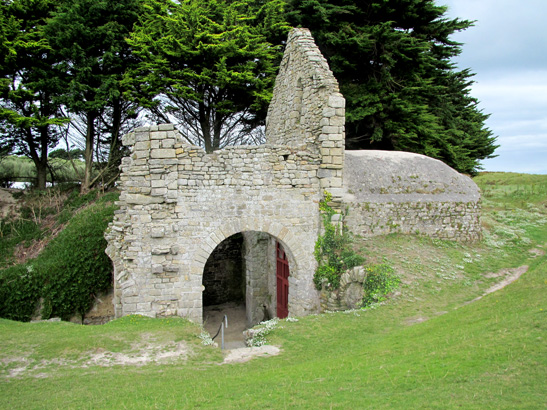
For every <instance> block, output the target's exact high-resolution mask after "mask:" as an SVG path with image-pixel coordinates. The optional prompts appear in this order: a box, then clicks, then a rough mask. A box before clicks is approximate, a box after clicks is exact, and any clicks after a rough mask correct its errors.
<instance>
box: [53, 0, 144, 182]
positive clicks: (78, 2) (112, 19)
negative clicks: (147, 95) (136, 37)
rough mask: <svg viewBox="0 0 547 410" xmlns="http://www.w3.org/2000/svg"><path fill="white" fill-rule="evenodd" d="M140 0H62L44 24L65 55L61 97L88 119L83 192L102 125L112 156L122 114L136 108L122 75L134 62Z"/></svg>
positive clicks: (71, 109)
mask: <svg viewBox="0 0 547 410" xmlns="http://www.w3.org/2000/svg"><path fill="white" fill-rule="evenodd" d="M142 5H143V2H142V1H139V0H60V5H59V8H58V9H57V11H56V12H55V14H54V15H53V17H52V18H51V19H50V20H49V21H48V25H47V27H46V30H45V32H46V34H47V38H48V41H49V44H50V45H51V46H52V47H53V48H54V49H56V50H57V51H58V53H59V54H60V56H61V63H60V64H58V65H56V68H57V70H58V76H59V77H60V78H61V79H62V81H63V84H64V87H65V91H64V93H63V95H62V97H61V98H60V99H59V103H62V104H63V105H64V106H66V108H67V110H68V111H69V112H70V113H72V114H75V115H77V116H80V117H81V118H83V119H84V123H85V141H86V146H85V163H86V170H85V174H84V180H83V181H82V192H85V191H87V190H88V189H89V187H90V185H91V183H92V178H91V175H92V168H93V159H94V152H95V148H96V144H97V136H98V134H99V131H100V130H101V129H102V131H103V135H104V133H108V134H110V135H109V141H110V144H111V151H112V152H111V158H114V156H115V155H116V152H118V150H119V148H120V146H121V144H120V143H119V137H120V130H121V129H122V122H123V119H124V118H127V117H128V116H127V114H128V113H131V112H132V111H136V107H134V106H128V105H127V102H126V101H125V100H124V97H123V93H124V88H123V85H122V79H123V76H124V74H125V72H126V71H127V70H128V69H129V67H131V65H132V64H133V63H134V62H135V60H134V59H133V55H132V52H131V48H130V47H129V45H128V44H127V42H126V38H127V37H128V36H129V35H130V33H131V31H132V29H133V26H134V24H135V22H136V21H137V20H138V18H139V16H140V15H141V14H142V13H143V9H142ZM105 116H107V117H108V120H104V118H105ZM129 117H130V116H129ZM119 159H120V158H119V155H117V156H116V160H119ZM114 165H117V164H114Z"/></svg>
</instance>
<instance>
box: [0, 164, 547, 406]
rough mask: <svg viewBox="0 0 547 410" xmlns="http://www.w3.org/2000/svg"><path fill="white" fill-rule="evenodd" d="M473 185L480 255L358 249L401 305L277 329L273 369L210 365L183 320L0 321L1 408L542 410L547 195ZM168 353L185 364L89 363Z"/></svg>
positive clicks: (448, 246)
mask: <svg viewBox="0 0 547 410" xmlns="http://www.w3.org/2000/svg"><path fill="white" fill-rule="evenodd" d="M519 178H520V179H519ZM476 181H477V183H478V184H479V185H480V186H481V188H483V191H484V192H485V198H484V203H483V207H484V218H483V221H484V222H483V223H484V225H485V239H484V240H483V241H482V242H481V243H478V244H459V243H453V242H448V241H438V240H432V239H429V238H424V237H408V236H398V235H389V236H385V237H379V238H374V239H368V240H365V239H358V240H357V241H356V242H355V244H354V245H355V246H356V247H357V248H359V249H360V250H361V251H362V252H363V253H364V254H365V256H367V258H368V260H369V261H375V260H380V261H382V262H386V263H389V264H390V265H392V266H393V267H394V268H395V270H396V272H398V274H399V275H400V276H401V278H402V280H403V282H402V285H401V287H400V289H399V291H398V292H397V293H396V294H395V295H393V297H392V298H391V299H390V300H389V301H388V302H387V303H386V304H384V305H382V306H379V307H376V308H375V309H368V310H365V311H363V310H358V311H351V312H343V313H327V314H322V315H315V316H308V317H303V318H299V320H298V322H287V321H280V325H279V327H278V328H277V329H276V330H274V331H273V332H272V333H271V334H270V335H269V336H268V341H269V343H270V344H275V345H277V346H280V347H281V349H282V352H281V354H280V355H278V356H273V357H267V358H256V359H253V360H251V361H250V362H247V363H241V364H229V365H228V364H224V365H221V363H222V353H221V352H220V351H219V350H218V349H216V348H213V347H209V346H203V345H202V344H201V343H200V342H201V341H200V339H199V337H198V336H199V334H200V329H199V327H197V326H195V325H193V324H190V323H188V322H186V321H184V320H182V319H147V318H142V317H125V318H122V319H118V320H115V321H113V322H111V323H109V324H107V325H103V326H93V327H92V326H87V327H86V326H78V325H73V324H68V323H62V322H61V323H18V322H12V321H7V320H0V408H5V409H18V408H20V409H48V408H52V409H57V408H59V409H61V408H62V409H67V408H68V409H69V408H75V409H76V408H78V409H81V408H83V409H86V408H89V409H95V408H112V409H124V408H128V409H183V408H212V409H238V408H241V409H283V408H302V409H307V408H309V409H317V408H321V409H323V408H326V409H328V408H339V409H367V408H370V409H378V408H386V409H387V408H398V409H422V408H424V409H452V408H458V409H459V408H466V409H541V408H547V382H546V380H547V339H546V338H547V332H546V330H547V257H546V256H545V253H544V251H545V250H547V221H546V218H547V208H546V205H547V192H546V193H543V194H541V193H538V190H539V188H538V187H541V186H545V184H546V183H547V176H543V177H537V176H526V175H521V176H519V177H518V178H517V177H516V176H515V175H513V174H507V175H506V174H484V175H481V176H479V177H478V178H477V179H476ZM492 181H494V183H491V182H492ZM531 184H532V185H534V189H533V191H532V188H530V185H531ZM542 184H543V185H542ZM515 192H528V193H527V194H525V193H522V195H521V194H520V193H518V194H514V193H515ZM512 193H513V194H514V195H513V194H512ZM531 250H536V251H535V252H530V251H531ZM375 255H382V256H375ZM523 265H527V266H528V271H527V272H526V273H524V274H523V275H522V276H521V277H520V279H518V280H517V281H515V282H514V283H512V284H510V285H508V286H506V287H505V288H503V289H502V290H499V291H497V292H494V293H491V294H488V295H486V296H484V297H483V298H481V299H480V300H477V301H475V302H472V303H468V302H470V301H471V300H473V299H474V298H476V297H478V296H481V295H483V294H484V293H485V291H486V290H487V289H488V288H489V287H491V286H492V285H493V284H495V283H496V282H499V281H500V280H501V279H503V276H500V277H492V276H495V275H489V273H494V274H495V273H497V272H500V271H501V269H512V268H517V267H519V266H523ZM176 346H182V347H183V348H184V351H185V354H184V355H183V358H179V359H175V360H166V361H160V362H151V363H149V364H146V365H142V366H140V365H136V364H132V365H120V364H115V363H116V362H115V360H114V359H112V360H111V363H110V365H107V364H108V363H107V362H104V361H103V362H99V364H93V363H92V362H91V361H90V360H91V359H90V358H92V357H97V356H101V355H103V356H104V355H105V354H107V356H108V355H110V356H108V357H111V358H113V357H115V355H116V354H117V355H120V356H123V357H125V358H126V359H127V358H129V359H131V357H132V355H133V354H141V355H142V353H143V352H146V351H150V352H156V353H155V354H157V352H158V349H159V350H161V349H164V350H165V351H169V350H170V349H171V350H172V349H174V348H175V347H176ZM113 363H114V364H113ZM25 366H26V367H25ZM22 368H25V370H21V371H19V370H17V369H22ZM18 372H19V373H18Z"/></svg>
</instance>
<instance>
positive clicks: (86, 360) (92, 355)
mask: <svg viewBox="0 0 547 410" xmlns="http://www.w3.org/2000/svg"><path fill="white" fill-rule="evenodd" d="M191 353H192V351H191V348H190V347H189V346H188V345H187V344H186V343H185V342H168V343H150V342H148V343H140V344H136V345H133V346H132V351H131V352H128V353H122V352H110V351H107V350H104V349H98V350H97V351H94V352H88V353H86V354H84V355H82V356H80V357H79V358H78V359H76V360H72V359H64V358H54V359H51V360H40V361H37V360H33V359H29V358H28V357H10V358H4V359H1V360H0V364H1V366H0V376H3V377H6V378H14V377H19V376H24V375H30V376H33V377H39V378H43V377H47V376H48V374H47V373H44V372H43V370H44V369H47V368H51V367H52V366H54V367H55V368H59V367H68V368H72V369H74V368H89V367H93V366H101V367H111V366H144V365H147V364H152V363H155V364H166V363H175V362H177V361H185V360H186V359H187V358H188V356H189V355H190V354H191ZM2 368H4V369H2ZM37 370H40V371H42V372H40V373H36V371H37Z"/></svg>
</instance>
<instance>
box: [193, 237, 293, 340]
mask: <svg viewBox="0 0 547 410" xmlns="http://www.w3.org/2000/svg"><path fill="white" fill-rule="evenodd" d="M286 249H287V250H286ZM291 259H292V256H291V254H290V251H289V250H288V248H287V247H286V245H283V244H282V243H281V242H280V241H279V239H278V238H275V237H274V236H272V235H270V234H269V233H266V232H259V231H245V232H240V233H237V234H234V235H231V236H230V237H228V238H226V239H225V240H223V241H222V242H221V243H220V244H219V245H217V247H216V248H215V249H214V250H213V251H212V252H211V254H210V256H209V257H208V259H207V262H206V263H205V266H204V269H203V279H202V284H203V299H202V300H203V322H204V323H205V325H206V327H207V328H209V327H211V328H214V327H218V325H219V324H220V322H221V320H222V317H223V315H224V313H222V312H223V311H226V312H230V313H231V314H232V315H233V316H234V318H233V319H232V321H233V320H234V319H235V320H237V321H238V322H241V321H243V322H244V327H243V329H246V328H249V327H252V326H254V325H256V324H257V323H259V322H261V321H263V320H268V319H271V318H272V317H275V316H279V317H286V316H287V315H288V314H289V310H290V304H289V266H290V263H291V262H290V260H291ZM280 261H282V264H281V265H282V271H281V276H283V278H284V282H283V287H282V289H281V288H280V281H279V278H280V275H279V272H280ZM280 295H283V296H282V297H283V300H280V299H279V297H280ZM280 303H281V304H282V305H283V306H284V310H283V311H280V310H279V307H278V306H279V304H280ZM230 319H231V318H230V317H229V318H228V320H229V322H230V321H231V320H230ZM211 322H215V323H211ZM216 322H218V323H216ZM208 330H209V329H208ZM215 331H216V330H215Z"/></svg>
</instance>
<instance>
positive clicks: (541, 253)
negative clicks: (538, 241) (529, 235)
mask: <svg viewBox="0 0 547 410" xmlns="http://www.w3.org/2000/svg"><path fill="white" fill-rule="evenodd" d="M528 252H530V253H531V254H532V257H534V258H537V257H538V256H544V255H545V251H544V250H543V249H538V248H534V249H530V250H529V251H528Z"/></svg>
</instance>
